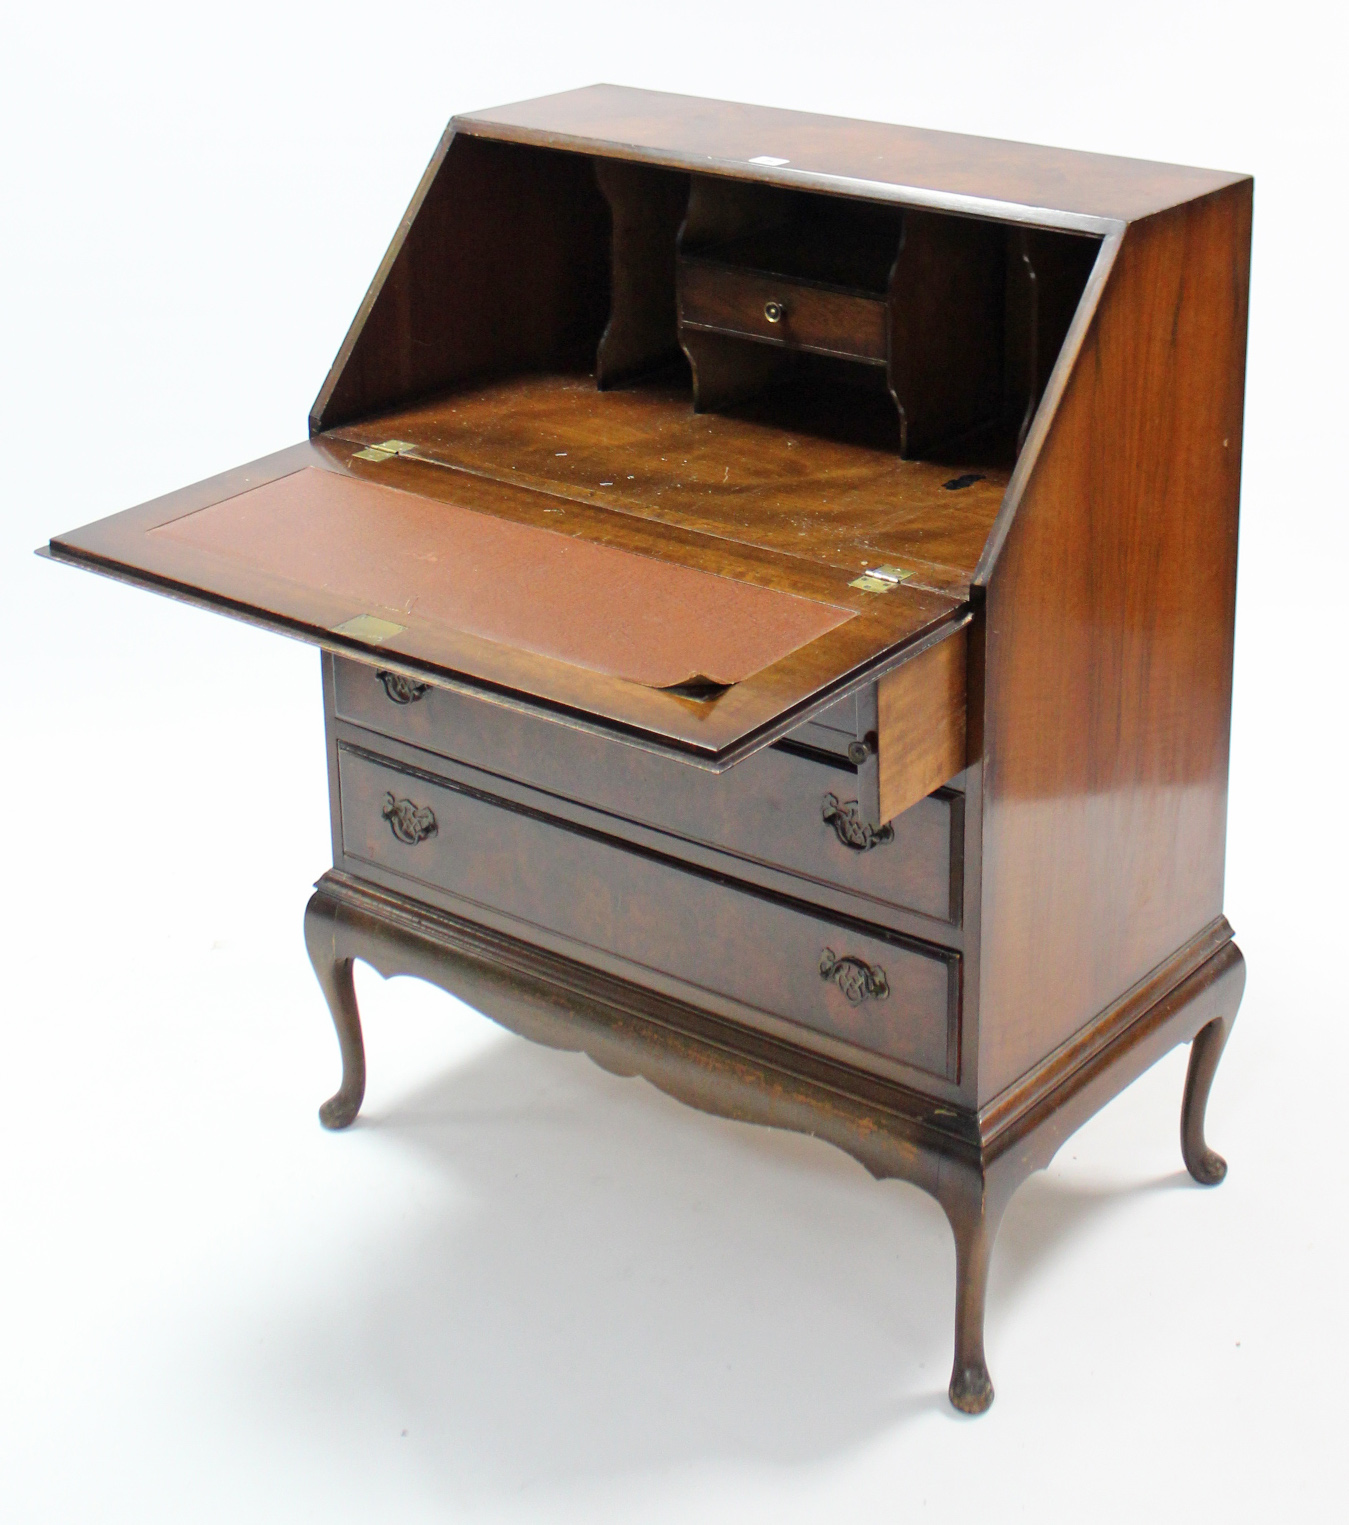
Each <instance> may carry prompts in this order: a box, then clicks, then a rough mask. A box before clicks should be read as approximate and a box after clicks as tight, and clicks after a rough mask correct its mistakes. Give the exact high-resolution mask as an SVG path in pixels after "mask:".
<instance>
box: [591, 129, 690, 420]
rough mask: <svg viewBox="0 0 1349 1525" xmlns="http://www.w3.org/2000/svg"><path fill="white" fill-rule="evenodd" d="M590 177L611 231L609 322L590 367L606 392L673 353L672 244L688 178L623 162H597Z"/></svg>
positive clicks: (676, 346)
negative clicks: (606, 207)
mask: <svg viewBox="0 0 1349 1525" xmlns="http://www.w3.org/2000/svg"><path fill="white" fill-rule="evenodd" d="M595 172H596V176H597V178H598V180H599V185H600V189H601V190H602V191H603V192H604V198H605V200H606V201H607V202H608V203H609V218H610V225H611V228H612V235H611V238H612V243H611V256H610V305H609V322H608V324H607V325H606V327H605V330H604V334H603V336H602V337H601V339H600V346H599V354H598V356H597V358H596V362H595V382H596V385H597V386H599V388H600V389H601V390H604V389H605V388H608V387H611V386H617V385H619V384H621V383H622V382H625V381H630V380H631V379H632V378H633V377H634V376H641V375H642V374H644V373H645V372H647V371H650V370H653V369H658V368H659V367H660V366H661V365H663V364H668V363H669V362H670V361H673V360H675V359H676V358H677V357H678V355H679V334H678V324H677V319H676V314H675V242H676V239H677V237H678V234H679V225H680V223H681V222H682V221H683V219H684V214H685V212H686V211H687V209H688V201H689V177H688V176H687V175H681V174H678V173H676V172H673V171H670V170H663V169H657V168H654V167H653V166H651V165H647V164H629V163H625V162H624V161H623V160H621V159H597V160H596V161H595Z"/></svg>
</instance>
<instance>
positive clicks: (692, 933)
mask: <svg viewBox="0 0 1349 1525" xmlns="http://www.w3.org/2000/svg"><path fill="white" fill-rule="evenodd" d="M338 775H339V785H340V796H341V833H342V857H343V866H344V867H346V868H347V869H348V870H349V871H352V872H356V873H358V874H359V873H360V872H361V869H362V866H363V865H371V866H373V867H374V868H376V869H379V870H383V871H386V872H388V873H392V874H394V875H396V876H398V878H399V879H400V880H403V881H407V882H409V883H416V884H421V885H424V886H426V887H428V888H429V889H432V890H435V891H438V892H441V893H442V894H444V895H447V896H449V897H452V899H453V902H454V904H455V906H456V908H458V909H459V910H460V911H461V913H463V914H466V915H469V916H472V915H473V907H475V906H476V907H482V908H487V909H489V910H491V911H494V912H498V913H502V914H504V915H505V916H507V917H509V918H511V919H512V920H513V922H515V923H517V924H524V926H525V927H526V929H527V928H528V927H530V926H532V927H534V928H539V929H542V930H544V931H546V932H548V933H551V934H555V935H556V936H558V937H560V938H563V939H566V940H567V941H568V943H569V944H572V945H575V946H574V948H572V950H571V951H573V952H574V953H575V956H578V957H582V958H584V957H585V954H584V952H583V951H577V950H584V949H591V950H594V951H595V952H598V953H600V954H603V955H611V956H612V957H613V958H616V959H618V960H621V961H623V962H624V963H625V964H627V965H630V966H635V967H636V969H637V971H640V970H641V969H646V970H652V971H655V972H657V973H659V974H661V975H665V976H669V977H671V978H672V979H674V980H677V981H682V982H684V983H685V984H687V985H689V986H692V987H695V988H696V989H699V990H703V991H710V992H712V993H714V994H716V995H719V996H723V997H726V998H728V999H729V1000H731V1001H733V1002H735V1003H737V1005H739V1006H743V1007H745V1008H747V1009H749V1010H752V1011H757V1012H760V1013H763V1014H764V1015H765V1016H767V1017H769V1018H772V1019H776V1020H777V1021H779V1022H785V1023H788V1024H792V1025H793V1026H794V1027H796V1028H800V1029H805V1030H808V1031H810V1032H812V1033H815V1034H819V1035H821V1036H823V1037H825V1038H827V1039H829V1040H832V1041H833V1042H835V1043H839V1044H845V1045H849V1046H852V1047H854V1048H858V1049H863V1050H865V1051H867V1052H868V1053H871V1054H878V1055H882V1056H884V1057H885V1058H887V1059H891V1060H894V1061H896V1062H897V1063H900V1064H903V1065H908V1066H913V1067H915V1068H918V1069H921V1070H924V1071H926V1072H928V1073H930V1074H934V1075H938V1076H942V1077H944V1078H947V1079H951V1080H954V1079H956V1078H957V1077H956V1075H955V1073H954V1070H955V1066H956V1064H957V1054H958V1036H959V1034H958V1016H959V993H960V958H959V955H958V954H956V953H954V952H952V951H950V950H947V949H943V948H939V947H936V946H935V945H928V944H925V943H922V942H920V941H918V940H917V939H913V938H901V937H899V936H898V935H895V934H889V935H887V934H886V933H885V932H884V931H882V930H879V929H875V928H866V927H864V926H862V925H860V924H858V923H857V922H855V921H849V920H846V919H843V918H832V917H829V916H825V915H822V914H817V913H814V912H812V911H810V910H809V909H807V908H805V907H802V906H800V905H798V904H796V903H794V902H791V901H788V900H785V899H783V898H782V897H777V896H772V895H768V894H764V893H756V892H754V891H752V890H749V889H748V888H737V887H735V886H733V885H730V884H728V883H726V882H725V881H724V880H723V879H721V878H719V877H718V876H714V875H708V874H703V873H698V872H695V871H692V870H690V869H689V868H686V867H682V866H680V865H679V864H677V863H673V862H671V861H669V860H665V859H662V858H660V857H657V856H654V855H652V854H650V853H635V852H631V851H629V850H627V849H626V848H624V847H623V846H622V845H621V844H620V843H618V842H616V841H614V840H612V839H609V838H606V837H604V836H603V835H602V834H600V833H598V832H595V831H588V830H582V829H578V828H577V827H576V826H575V825H574V824H569V823H567V822H565V821H561V820H558V819H556V818H552V817H549V816H547V815H545V814H544V813H542V812H540V811H536V810H529V809H524V808H521V806H520V805H519V804H518V803H513V802H511V801H507V800H505V799H502V798H498V797H494V796H492V795H490V794H488V793H485V792H484V791H482V790H480V789H476V788H471V787H469V786H468V784H467V783H466V782H465V781H464V780H462V779H456V778H454V777H453V776H445V777H437V776H434V775H430V774H427V773H423V772H421V771H420V770H416V771H413V770H409V769H407V768H406V767H405V766H400V765H399V764H397V763H396V762H394V761H393V760H389V759H383V758H380V757H378V756H377V755H374V754H371V753H367V752H365V751H363V750H358V749H356V748H353V747H350V746H341V747H339V750H338ZM521 935H525V936H528V935H529V934H528V931H527V930H525V931H524V932H522V933H521ZM628 972H629V974H630V977H633V978H640V975H639V973H633V972H632V971H628ZM767 1025H769V1026H770V1027H771V1026H772V1023H769V1024H767Z"/></svg>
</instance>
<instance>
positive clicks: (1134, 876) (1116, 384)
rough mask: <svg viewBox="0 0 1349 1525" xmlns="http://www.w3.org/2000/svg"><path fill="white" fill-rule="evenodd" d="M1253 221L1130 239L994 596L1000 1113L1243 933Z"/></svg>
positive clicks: (996, 577)
mask: <svg viewBox="0 0 1349 1525" xmlns="http://www.w3.org/2000/svg"><path fill="white" fill-rule="evenodd" d="M1250 218H1251V190H1250V184H1249V182H1247V183H1245V184H1242V185H1238V186H1235V187H1233V188H1231V189H1229V190H1226V191H1224V192H1222V193H1220V194H1216V195H1213V196H1210V197H1208V198H1207V199H1205V200H1203V201H1198V202H1195V203H1192V204H1190V205H1189V206H1186V207H1183V208H1178V209H1176V210H1175V211H1172V212H1169V213H1167V214H1165V215H1164V216H1160V217H1157V218H1154V219H1151V220H1149V221H1148V222H1146V223H1142V224H1139V225H1136V226H1133V227H1131V228H1130V229H1129V230H1128V232H1127V233H1126V234H1125V235H1124V237H1123V240H1122V243H1121V244H1120V246H1119V250H1118V253H1117V255H1116V257H1115V260H1114V264H1113V268H1112V270H1111V273H1110V276H1109V279H1108V281H1107V282H1106V284H1105V289H1104V291H1103V294H1102V296H1101V299H1100V303H1099V306H1098V308H1097V310H1096V313H1095V319H1094V322H1093V324H1092V326H1091V329H1090V332H1089V333H1088V334H1087V335H1086V337H1085V340H1084V343H1083V347H1082V350H1081V353H1080V354H1079V355H1077V356H1076V359H1075V363H1074V365H1073V367H1072V370H1071V374H1070V375H1069V376H1068V377H1067V379H1066V384H1065V389H1064V393H1063V397H1062V401H1061V403H1060V404H1059V406H1058V408H1057V411H1056V413H1055V414H1054V417H1053V422H1052V424H1051V425H1050V426H1049V428H1048V433H1047V437H1046V438H1045V440H1044V443H1043V445H1042V447H1041V448H1040V449H1039V452H1038V456H1037V458H1036V459H1035V460H1034V463H1033V468H1032V469H1031V471H1030V474H1029V479H1028V481H1027V483H1026V486H1025V490H1024V494H1023V495H1022V497H1021V500H1020V503H1019V504H1018V505H1017V506H1016V509H1015V515H1014V517H1013V518H1012V520H1011V525H1010V529H1009V532H1008V534H1007V537H1006V541H1005V543H1004V544H1003V546H1002V549H1001V552H1000V554H999V555H998V557H997V560H996V562H995V564H994V566H993V569H992V571H991V574H990V575H989V577H988V586H987V614H986V620H985V623H984V627H983V628H984V629H985V630H986V632H987V635H986V639H987V650H986V655H985V662H986V671H985V676H984V680H983V715H982V744H983V751H984V756H985V758H986V762H985V765H984V780H983V787H984V803H983V812H982V830H983V841H982V854H983V864H982V875H983V888H982V914H981V927H982V931H981V937H982V947H981V955H980V965H981V986H980V997H979V1002H980V1056H979V1090H980V1095H981V1097H982V1098H984V1099H991V1098H992V1097H994V1096H995V1095H996V1094H997V1093H998V1092H999V1091H1001V1090H1002V1089H1003V1088H1004V1087H1005V1086H1007V1085H1009V1084H1010V1083H1011V1082H1012V1081H1014V1080H1015V1078H1016V1077H1017V1076H1018V1075H1020V1074H1021V1073H1022V1072H1023V1071H1025V1070H1026V1069H1028V1068H1029V1067H1030V1066H1031V1065H1033V1064H1034V1063H1035V1062H1036V1061H1038V1060H1039V1059H1040V1058H1041V1056H1042V1055H1043V1054H1045V1053H1047V1052H1049V1051H1050V1050H1051V1049H1053V1048H1054V1047H1055V1046H1056V1045H1057V1044H1058V1043H1060V1042H1061V1041H1063V1040H1064V1039H1065V1038H1066V1037H1067V1036H1068V1035H1069V1034H1071V1033H1073V1032H1074V1031H1076V1030H1077V1029H1079V1028H1081V1027H1082V1026H1083V1025H1084V1024H1085V1023H1087V1022H1088V1021H1089V1020H1090V1019H1091V1018H1092V1017H1093V1016H1094V1015H1095V1014H1096V1013H1097V1012H1099V1011H1101V1010H1102V1009H1103V1008H1104V1007H1105V1006H1107V1005H1108V1004H1109V1002H1110V1001H1111V1000H1113V999H1114V998H1115V997H1116V996H1118V995H1119V993H1120V992H1121V991H1123V990H1126V989H1128V988H1129V987H1130V986H1131V985H1133V984H1134V983H1135V982H1136V981H1138V980H1140V979H1142V978H1143V977H1144V976H1145V975H1146V974H1147V973H1148V971H1149V970H1151V969H1152V968H1154V967H1155V966H1156V965H1158V964H1160V963H1161V962H1162V961H1163V960H1164V959H1165V958H1166V957H1167V955H1168V954H1169V953H1170V952H1171V950H1172V949H1174V948H1176V947H1177V946H1179V945H1180V944H1181V943H1183V942H1185V941H1186V940H1187V939H1188V938H1190V937H1191V936H1192V935H1194V934H1195V933H1196V932H1198V931H1199V929H1200V928H1202V927H1203V926H1205V925H1206V924H1207V923H1209V922H1210V921H1212V920H1213V919H1214V918H1215V917H1216V916H1218V915H1219V913H1220V912H1221V908H1222V884H1223V860H1224V840H1225V830H1226V806H1227V754H1228V731H1229V716H1230V708H1231V683H1232V631H1233V612H1234V600H1235V590H1236V546H1237V497H1238V490H1239V482H1240V459H1241V428H1242V391H1243V378H1244V359H1245V343H1246V292H1247V278H1248V262H1249V250H1250ZM1046 969H1052V970H1053V971H1054V974H1053V983H1052V995H1051V994H1050V993H1049V992H1047V989H1046V982H1045V971H1046Z"/></svg>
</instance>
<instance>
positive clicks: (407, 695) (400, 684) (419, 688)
mask: <svg viewBox="0 0 1349 1525" xmlns="http://www.w3.org/2000/svg"><path fill="white" fill-rule="evenodd" d="M375 676H376V677H377V678H378V679H379V681H380V682H381V683H382V684H383V685H384V692H385V693H386V694H388V696H389V698H390V699H392V700H393V702H394V703H395V704H416V702H417V700H418V699H420V698H421V696H422V695H423V694H424V693H425V692H426V691H427V689H428V688H429V687H430V686H431V685H430V684H429V683H417V682H415V681H414V680H413V679H411V678H405V677H404V676H403V674H402V673H401V672H390V671H389V669H388V668H387V667H377V668H376V669H375Z"/></svg>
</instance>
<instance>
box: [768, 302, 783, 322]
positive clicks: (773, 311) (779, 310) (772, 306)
mask: <svg viewBox="0 0 1349 1525" xmlns="http://www.w3.org/2000/svg"><path fill="white" fill-rule="evenodd" d="M763 315H764V317H765V318H767V319H768V321H769V322H770V323H781V322H782V320H783V318H785V317H786V316H787V304H786V303H785V302H765V303H764V304H763Z"/></svg>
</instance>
